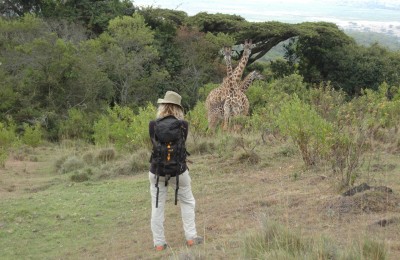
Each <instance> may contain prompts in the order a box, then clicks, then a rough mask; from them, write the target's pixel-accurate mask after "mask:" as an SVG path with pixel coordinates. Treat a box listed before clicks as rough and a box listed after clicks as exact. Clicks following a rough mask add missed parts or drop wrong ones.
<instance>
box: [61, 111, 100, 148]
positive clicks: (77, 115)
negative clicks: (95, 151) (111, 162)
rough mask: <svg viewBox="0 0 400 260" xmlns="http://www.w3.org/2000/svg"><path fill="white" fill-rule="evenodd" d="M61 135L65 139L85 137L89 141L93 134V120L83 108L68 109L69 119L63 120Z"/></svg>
mask: <svg viewBox="0 0 400 260" xmlns="http://www.w3.org/2000/svg"><path fill="white" fill-rule="evenodd" d="M58 131H59V136H60V138H62V139H64V138H67V139H76V138H79V139H83V140H87V141H89V140H90V138H91V134H92V131H93V129H92V122H91V120H90V119H89V117H88V115H87V114H85V113H84V112H83V111H82V110H80V109H77V108H71V109H69V110H68V118H67V120H65V121H63V122H61V124H60V128H59V130H58Z"/></svg>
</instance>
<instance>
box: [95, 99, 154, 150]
mask: <svg viewBox="0 0 400 260" xmlns="http://www.w3.org/2000/svg"><path fill="white" fill-rule="evenodd" d="M155 114H156V109H155V107H154V106H153V105H151V104H148V105H147V107H145V108H140V109H139V112H138V114H137V115H135V114H134V113H133V111H132V110H131V109H130V108H129V107H120V106H115V107H114V108H113V109H108V110H107V115H103V116H101V117H100V119H99V120H98V121H97V122H96V123H95V124H94V134H93V137H94V140H95V143H96V144H98V145H109V144H114V145H115V147H116V148H117V149H119V150H127V151H133V150H135V149H137V147H138V146H150V142H149V141H148V140H149V137H148V135H149V133H148V125H149V121H150V120H152V119H154V117H155Z"/></svg>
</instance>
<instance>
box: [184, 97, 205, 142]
mask: <svg viewBox="0 0 400 260" xmlns="http://www.w3.org/2000/svg"><path fill="white" fill-rule="evenodd" d="M187 120H188V121H189V123H190V125H189V131H190V134H191V136H192V137H193V139H194V142H197V140H198V139H199V138H200V137H202V136H203V137H204V136H206V135H207V134H208V121H207V109H206V107H205V104H204V102H197V104H196V106H195V107H194V108H193V109H192V110H190V111H189V113H188V114H187Z"/></svg>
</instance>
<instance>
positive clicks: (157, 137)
mask: <svg viewBox="0 0 400 260" xmlns="http://www.w3.org/2000/svg"><path fill="white" fill-rule="evenodd" d="M185 131H186V129H185V125H184V123H183V121H182V120H178V119H177V118H175V117H174V116H167V117H163V118H159V119H157V120H156V121H155V125H154V136H152V137H151V139H152V143H153V151H152V154H151V159H150V161H151V163H152V164H155V165H156V173H155V174H156V178H157V181H156V188H157V198H156V208H157V207H158V194H159V187H158V181H159V177H160V176H165V186H167V185H168V180H169V179H170V178H171V177H176V190H175V205H176V204H177V200H178V189H179V175H180V174H181V173H182V172H183V170H184V168H183V167H184V164H185V161H186V156H187V155H188V152H187V151H186V147H185V141H186V140H185Z"/></svg>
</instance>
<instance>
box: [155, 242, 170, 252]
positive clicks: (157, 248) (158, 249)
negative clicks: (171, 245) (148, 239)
mask: <svg viewBox="0 0 400 260" xmlns="http://www.w3.org/2000/svg"><path fill="white" fill-rule="evenodd" d="M154 249H155V250H156V251H163V250H165V249H167V244H164V245H162V246H154Z"/></svg>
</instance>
